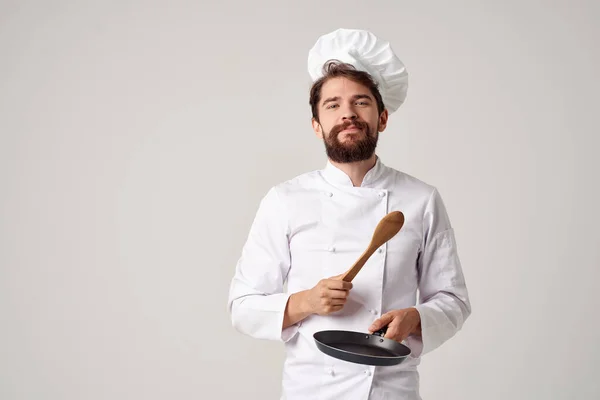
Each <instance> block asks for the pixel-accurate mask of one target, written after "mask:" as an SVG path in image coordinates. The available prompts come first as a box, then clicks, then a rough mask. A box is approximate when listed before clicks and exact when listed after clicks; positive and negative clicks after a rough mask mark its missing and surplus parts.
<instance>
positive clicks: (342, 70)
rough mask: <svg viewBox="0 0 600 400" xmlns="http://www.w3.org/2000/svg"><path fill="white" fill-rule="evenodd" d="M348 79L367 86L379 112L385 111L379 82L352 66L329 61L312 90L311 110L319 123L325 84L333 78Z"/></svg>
mask: <svg viewBox="0 0 600 400" xmlns="http://www.w3.org/2000/svg"><path fill="white" fill-rule="evenodd" d="M338 77H342V78H347V79H350V80H351V81H354V82H356V83H359V84H361V85H363V86H366V87H367V88H368V89H369V90H370V91H371V94H372V95H373V96H374V97H375V101H376V102H377V111H378V112H379V114H381V113H382V112H383V110H384V109H385V105H384V104H383V99H382V98H381V93H379V85H378V84H377V82H376V81H375V80H374V79H373V78H372V77H371V75H369V74H368V73H366V72H364V71H359V70H357V69H356V68H355V67H354V66H353V65H352V64H347V63H343V62H341V61H338V60H329V61H327V62H326V63H325V65H323V76H322V77H321V78H319V79H318V80H317V81H315V82H314V83H313V85H312V87H311V89H310V99H309V103H310V108H311V111H312V116H313V118H314V119H315V120H316V121H317V122H318V121H319V102H320V101H321V89H322V88H323V85H324V84H325V82H327V81H328V80H329V79H331V78H338Z"/></svg>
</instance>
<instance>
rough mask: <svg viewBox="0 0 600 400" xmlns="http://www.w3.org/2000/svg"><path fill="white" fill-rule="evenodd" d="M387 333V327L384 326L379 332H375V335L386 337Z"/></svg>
mask: <svg viewBox="0 0 600 400" xmlns="http://www.w3.org/2000/svg"><path fill="white" fill-rule="evenodd" d="M386 332H387V325H386V326H384V327H383V328H381V329H380V330H378V331H377V332H373V335H377V336H381V337H384V336H385V333H386Z"/></svg>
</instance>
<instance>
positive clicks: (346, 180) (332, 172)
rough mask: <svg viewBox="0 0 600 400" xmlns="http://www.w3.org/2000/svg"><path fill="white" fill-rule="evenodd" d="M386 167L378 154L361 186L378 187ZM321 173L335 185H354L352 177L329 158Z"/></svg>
mask: <svg viewBox="0 0 600 400" xmlns="http://www.w3.org/2000/svg"><path fill="white" fill-rule="evenodd" d="M386 169H387V168H386V166H385V165H384V164H383V163H382V162H381V159H380V158H379V156H377V161H375V165H374V166H373V168H371V169H370V170H369V171H367V174H366V175H365V178H364V179H363V181H362V185H361V187H376V186H377V184H378V183H380V182H381V181H382V180H383V178H384V177H385V171H386ZM321 173H322V175H323V177H324V178H325V179H326V180H327V181H329V182H330V183H332V184H334V185H337V186H346V187H353V186H354V185H353V184H352V180H351V179H350V177H349V176H348V175H346V173H345V172H344V171H342V170H341V169H339V168H338V167H336V166H335V165H333V164H332V163H331V161H329V160H327V164H326V165H325V168H324V169H323V170H321Z"/></svg>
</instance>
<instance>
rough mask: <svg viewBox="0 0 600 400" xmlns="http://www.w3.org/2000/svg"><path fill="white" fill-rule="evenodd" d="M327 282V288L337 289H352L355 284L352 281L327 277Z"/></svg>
mask: <svg viewBox="0 0 600 400" xmlns="http://www.w3.org/2000/svg"><path fill="white" fill-rule="evenodd" d="M325 284H326V286H327V288H329V289H337V290H350V289H352V286H353V285H352V282H346V281H343V280H341V279H336V278H330V279H325Z"/></svg>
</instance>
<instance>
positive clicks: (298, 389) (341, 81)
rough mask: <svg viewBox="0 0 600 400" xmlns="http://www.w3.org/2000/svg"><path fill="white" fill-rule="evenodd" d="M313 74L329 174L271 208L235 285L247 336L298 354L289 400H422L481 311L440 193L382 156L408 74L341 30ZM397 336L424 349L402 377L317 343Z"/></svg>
mask: <svg viewBox="0 0 600 400" xmlns="http://www.w3.org/2000/svg"><path fill="white" fill-rule="evenodd" d="M308 70H309V74H310V76H311V78H312V80H313V86H312V88H311V91H310V100H309V103H310V106H311V109H312V128H313V130H314V132H315V134H316V136H317V137H318V138H319V139H320V140H322V142H323V144H324V147H325V152H326V155H327V161H326V163H325V165H324V166H323V168H322V169H319V170H315V171H311V172H307V173H304V174H302V175H299V176H297V177H294V178H293V179H290V180H287V181H285V182H281V183H279V184H276V185H274V186H272V187H271V188H270V189H269V190H268V191H267V193H266V194H265V195H264V197H263V198H262V199H261V202H260V205H259V207H258V210H257V213H256V216H255V218H254V221H253V223H252V225H251V227H250V232H249V235H248V238H247V241H246V243H245V244H244V246H243V249H242V251H241V256H240V258H239V261H238V263H237V266H236V270H235V274H234V276H233V279H232V281H231V287H230V293H229V303H228V306H229V312H230V314H231V319H232V323H233V326H234V327H235V328H236V329H237V330H238V331H240V332H242V333H244V334H246V335H249V336H251V337H254V338H257V339H268V340H276V341H280V342H282V343H284V344H285V348H286V358H285V362H284V365H283V382H282V397H281V398H282V399H287V400H307V399H310V400H318V399H322V400H334V399H335V400H342V399H343V400H352V399H360V400H365V399H370V400H376V399H407V400H416V399H420V398H421V397H420V395H419V374H418V370H417V367H418V365H419V363H420V360H421V358H422V357H423V356H424V355H425V354H427V353H429V352H431V351H433V350H435V349H437V348H438V347H440V346H441V345H442V344H443V343H445V342H446V341H448V340H449V339H450V338H452V337H453V336H454V335H455V334H456V333H457V332H458V331H459V330H460V329H461V328H462V326H463V324H464V322H465V320H466V319H467V318H468V317H469V315H470V314H471V305H470V302H469V297H468V293H467V288H466V284H465V278H464V276H463V271H462V268H461V263H460V261H459V256H458V253H457V245H456V240H455V235H454V230H453V227H452V225H451V223H450V219H449V217H448V213H447V211H446V209H445V206H444V202H443V200H442V197H441V195H440V192H439V191H438V190H437V189H436V187H434V186H432V185H430V184H428V183H425V182H423V181H421V180H419V179H417V178H415V177H413V176H411V175H408V174H406V173H404V172H401V171H398V170H396V169H393V168H391V167H389V166H387V165H385V164H384V162H383V160H382V159H381V158H380V157H379V156H378V155H377V154H376V146H377V141H378V138H379V134H380V133H382V132H384V130H385V129H386V127H387V125H388V118H389V116H390V115H391V114H392V113H394V112H395V111H396V110H397V109H398V108H399V107H400V106H401V105H402V104H403V103H404V101H405V98H406V93H407V77H408V75H407V72H406V68H405V66H404V65H403V63H402V62H401V61H400V60H399V59H398V57H397V56H396V55H395V54H394V52H393V50H392V48H391V46H390V44H389V43H388V42H387V41H385V40H383V39H381V38H378V37H376V36H375V35H373V34H372V33H371V32H368V31H364V30H352V29H338V30H335V31H333V32H331V33H328V34H326V35H323V36H322V37H320V38H319V39H318V40H317V42H316V43H315V45H314V46H313V47H312V48H311V49H310V51H309V54H308ZM391 211H401V212H402V213H403V214H404V217H405V223H404V226H403V227H402V229H401V230H400V232H399V233H398V234H397V235H396V236H394V237H393V238H392V239H391V240H389V241H388V242H387V243H385V244H384V245H382V246H381V247H380V248H379V249H377V251H376V252H375V253H374V254H373V256H371V258H369V260H368V261H367V263H366V264H365V265H364V267H363V268H362V269H361V271H360V272H359V273H358V275H357V276H356V277H355V278H354V280H353V281H352V282H344V281H342V280H341V275H342V274H343V273H344V272H346V271H347V270H348V269H349V268H350V267H351V266H352V265H353V264H354V262H355V261H356V260H357V259H358V258H359V257H360V255H361V254H362V253H363V252H364V251H365V249H366V248H367V246H368V244H369V242H370V240H371V236H372V234H373V232H374V229H375V227H376V226H377V224H378V222H379V221H380V220H381V219H382V218H383V217H384V216H385V215H386V214H388V213H389V212H391ZM384 326H387V333H386V335H385V337H387V338H390V339H393V340H397V341H399V342H402V343H403V344H405V345H406V346H408V347H409V348H410V350H411V355H410V356H409V359H407V360H405V361H404V362H403V363H401V364H399V365H395V366H377V367H374V366H367V365H362V364H355V363H350V362H347V361H343V360H338V359H336V358H333V357H330V356H328V355H326V354H324V353H322V352H320V351H319V350H318V349H317V347H316V345H315V342H314V339H313V334H314V333H315V332H317V331H321V330H328V329H338V330H347V331H355V332H374V331H376V330H378V329H380V328H382V327H384Z"/></svg>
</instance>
